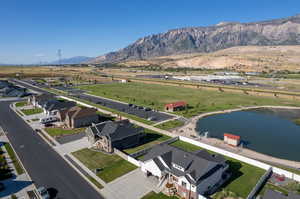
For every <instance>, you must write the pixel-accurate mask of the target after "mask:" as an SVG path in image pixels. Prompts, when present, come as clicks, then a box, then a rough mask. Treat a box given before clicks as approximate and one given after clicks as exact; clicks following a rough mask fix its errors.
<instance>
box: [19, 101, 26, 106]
mask: <svg viewBox="0 0 300 199" xmlns="http://www.w3.org/2000/svg"><path fill="white" fill-rule="evenodd" d="M26 105H27V102H26V101H25V102H17V103H16V107H23V106H26Z"/></svg>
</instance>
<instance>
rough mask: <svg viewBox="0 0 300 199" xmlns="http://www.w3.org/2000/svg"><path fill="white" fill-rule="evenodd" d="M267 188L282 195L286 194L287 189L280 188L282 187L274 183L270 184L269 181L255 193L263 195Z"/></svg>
mask: <svg viewBox="0 0 300 199" xmlns="http://www.w3.org/2000/svg"><path fill="white" fill-rule="evenodd" d="M267 189H271V190H274V191H278V192H280V193H282V194H284V195H288V193H289V191H288V190H286V189H284V188H282V187H279V186H276V185H273V184H270V183H267V184H265V186H264V187H263V188H262V189H261V190H260V191H259V193H258V194H257V195H261V196H263V195H264V194H265V192H266V190H267Z"/></svg>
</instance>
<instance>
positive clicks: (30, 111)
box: [21, 108, 43, 115]
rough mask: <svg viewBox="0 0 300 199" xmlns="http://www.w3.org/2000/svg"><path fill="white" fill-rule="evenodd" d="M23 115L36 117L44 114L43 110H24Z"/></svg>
mask: <svg viewBox="0 0 300 199" xmlns="http://www.w3.org/2000/svg"><path fill="white" fill-rule="evenodd" d="M21 111H22V113H24V114H25V115H35V114H39V113H42V112H43V109H41V108H32V109H22V110H21Z"/></svg>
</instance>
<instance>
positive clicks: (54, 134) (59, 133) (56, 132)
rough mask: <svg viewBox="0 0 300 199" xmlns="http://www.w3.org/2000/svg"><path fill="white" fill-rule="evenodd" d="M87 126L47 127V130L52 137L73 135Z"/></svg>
mask: <svg viewBox="0 0 300 199" xmlns="http://www.w3.org/2000/svg"><path fill="white" fill-rule="evenodd" d="M84 130H85V128H76V129H63V128H45V131H46V132H47V133H48V134H49V135H51V136H52V137H57V136H64V135H71V134H76V133H81V132H84Z"/></svg>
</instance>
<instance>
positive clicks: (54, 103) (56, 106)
mask: <svg viewBox="0 0 300 199" xmlns="http://www.w3.org/2000/svg"><path fill="white" fill-rule="evenodd" d="M73 106H76V102H71V101H66V102H61V101H59V100H48V101H47V102H45V104H44V105H43V107H44V108H45V109H46V110H47V111H53V110H63V109H68V108H71V107H73Z"/></svg>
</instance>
